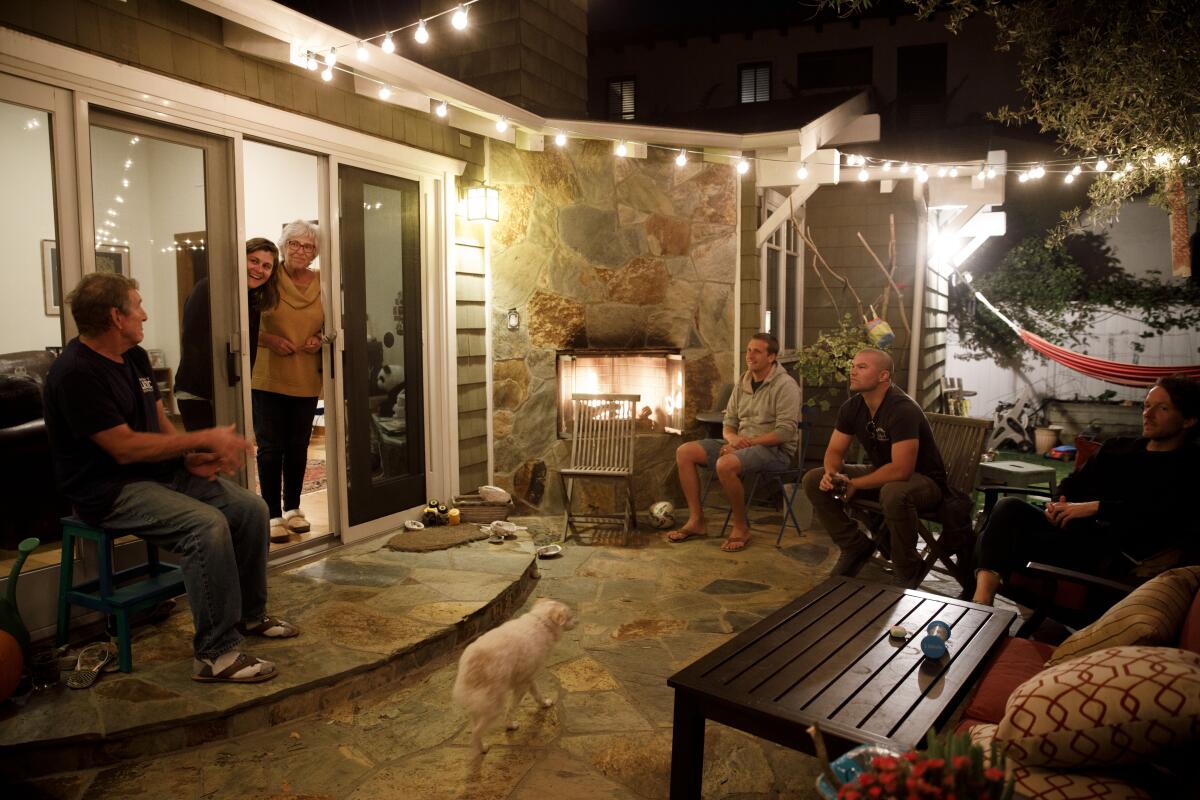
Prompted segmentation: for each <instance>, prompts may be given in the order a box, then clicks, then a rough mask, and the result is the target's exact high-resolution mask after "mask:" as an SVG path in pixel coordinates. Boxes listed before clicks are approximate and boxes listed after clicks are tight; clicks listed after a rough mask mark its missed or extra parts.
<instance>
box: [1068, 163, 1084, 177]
mask: <svg viewBox="0 0 1200 800" xmlns="http://www.w3.org/2000/svg"><path fill="white" fill-rule="evenodd" d="M1081 172H1083V167H1081V166H1079V165H1078V164H1076V165H1075V166H1074V167H1072V168H1071V174H1072V175H1078V174H1079V173H1081Z"/></svg>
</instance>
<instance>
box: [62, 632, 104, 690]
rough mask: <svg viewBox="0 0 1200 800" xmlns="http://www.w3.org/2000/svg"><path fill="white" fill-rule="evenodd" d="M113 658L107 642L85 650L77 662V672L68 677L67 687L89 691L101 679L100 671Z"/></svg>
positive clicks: (81, 652) (80, 652) (90, 646)
mask: <svg viewBox="0 0 1200 800" xmlns="http://www.w3.org/2000/svg"><path fill="white" fill-rule="evenodd" d="M111 657H112V651H111V650H110V649H109V646H108V643H107V642H101V643H100V644H93V645H88V646H87V647H85V648H83V649H82V650H80V651H79V658H78V659H76V661H75V671H74V672H72V673H71V674H70V675H68V676H67V680H66V684H67V686H69V687H71V688H72V689H87V688H88V687H90V686H91V685H92V684H93V683H95V682H96V679H97V678H99V677H100V670H101V669H103V668H104V665H105V664H107V663H108V661H109V659H110V658H111Z"/></svg>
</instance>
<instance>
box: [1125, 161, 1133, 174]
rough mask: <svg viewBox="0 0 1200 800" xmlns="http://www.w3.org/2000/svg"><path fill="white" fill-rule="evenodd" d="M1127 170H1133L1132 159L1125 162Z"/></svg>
mask: <svg viewBox="0 0 1200 800" xmlns="http://www.w3.org/2000/svg"><path fill="white" fill-rule="evenodd" d="M1125 171H1126V172H1133V162H1130V161H1126V162H1125Z"/></svg>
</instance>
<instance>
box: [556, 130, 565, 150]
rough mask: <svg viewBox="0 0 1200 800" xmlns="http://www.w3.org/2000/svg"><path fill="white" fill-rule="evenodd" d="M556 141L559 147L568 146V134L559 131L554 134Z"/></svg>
mask: <svg viewBox="0 0 1200 800" xmlns="http://www.w3.org/2000/svg"><path fill="white" fill-rule="evenodd" d="M554 143H555V144H556V145H558V146H559V147H566V146H567V135H566V134H565V133H563V132H562V131H559V132H558V133H556V134H554Z"/></svg>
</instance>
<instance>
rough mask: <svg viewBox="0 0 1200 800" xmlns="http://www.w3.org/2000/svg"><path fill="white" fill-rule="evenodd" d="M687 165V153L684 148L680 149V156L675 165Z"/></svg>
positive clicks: (677, 157) (676, 158)
mask: <svg viewBox="0 0 1200 800" xmlns="http://www.w3.org/2000/svg"><path fill="white" fill-rule="evenodd" d="M685 164H687V151H686V150H684V149H683V148H682V147H681V148H679V155H677V156H675V165H676V166H679V167H682V166H684V165H685Z"/></svg>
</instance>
